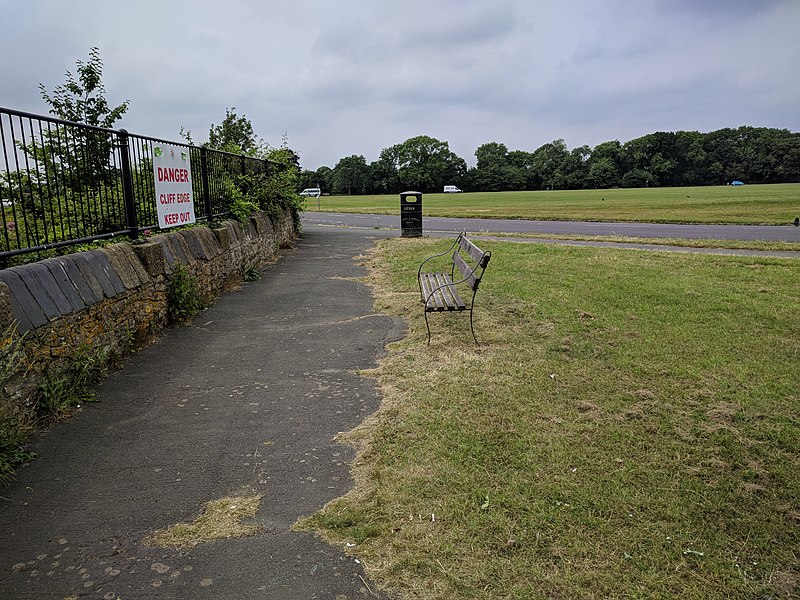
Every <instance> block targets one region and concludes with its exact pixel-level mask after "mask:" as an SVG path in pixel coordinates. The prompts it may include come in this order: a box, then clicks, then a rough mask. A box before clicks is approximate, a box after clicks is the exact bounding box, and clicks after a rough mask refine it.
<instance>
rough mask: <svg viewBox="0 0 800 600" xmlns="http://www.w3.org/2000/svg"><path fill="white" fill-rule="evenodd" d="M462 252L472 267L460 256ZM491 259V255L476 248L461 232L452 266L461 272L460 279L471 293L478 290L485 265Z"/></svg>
mask: <svg viewBox="0 0 800 600" xmlns="http://www.w3.org/2000/svg"><path fill="white" fill-rule="evenodd" d="M462 252H463V253H464V254H465V255H466V256H467V257H469V258H470V259H471V260H472V262H473V263H474V266H470V265H469V263H467V261H466V260H465V259H464V257H463V256H461V253H462ZM491 258H492V253H491V252H484V251H483V250H481V249H480V248H478V247H477V246H476V245H475V244H473V243H472V242H471V241H470V240H469V238H467V234H466V233H465V232H462V233H461V234H460V235H459V236H458V246H457V247H456V249H455V252H453V266H454V267H458V270H459V271H460V272H461V277H462V278H463V279H464V280H465V281H464V283H465V284H466V285H468V286H469V287H470V289H471V290H472V291H477V290H478V286H479V285H480V284H481V279H482V278H483V272H484V271H485V270H486V265H488V264H489V259H491Z"/></svg>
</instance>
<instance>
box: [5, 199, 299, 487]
mask: <svg viewBox="0 0 800 600" xmlns="http://www.w3.org/2000/svg"><path fill="white" fill-rule="evenodd" d="M296 233H297V230H296V228H295V226H294V217H293V214H292V211H291V210H285V211H284V212H283V213H282V215H281V216H280V218H277V219H275V218H270V215H267V214H266V213H263V212H259V213H256V214H254V215H252V216H251V217H250V218H249V219H248V220H247V222H246V223H244V224H241V223H239V222H237V221H226V222H224V223H222V224H220V225H219V226H217V227H215V228H214V229H210V228H208V227H193V228H189V229H184V230H180V231H176V232H173V233H166V234H161V235H156V236H153V237H150V238H147V240H146V241H145V242H144V243H141V244H134V245H132V244H125V243H123V244H114V245H111V246H108V247H105V248H102V249H97V250H92V251H91V252H82V253H77V254H71V255H66V256H61V257H57V258H51V259H47V260H45V261H41V262H39V263H34V264H28V265H22V266H18V267H12V268H9V269H3V270H0V336H2V337H0V483H2V481H3V480H5V479H7V478H8V477H9V476H10V474H11V473H13V470H14V468H15V467H17V466H18V465H19V464H21V463H23V462H25V461H26V460H27V459H28V458H29V457H30V453H29V452H28V451H27V450H26V447H25V441H26V440H27V439H28V438H29V436H30V434H31V432H32V431H35V430H36V429H37V428H39V427H42V426H46V425H48V424H50V423H52V422H53V421H54V420H57V419H60V418H63V417H65V416H68V415H69V414H71V413H72V412H74V411H75V410H76V409H77V407H78V405H81V404H83V403H85V402H87V401H91V400H92V399H93V396H92V393H91V386H92V384H93V383H95V382H96V381H97V380H98V379H99V378H100V377H102V376H103V374H104V373H105V371H106V369H107V368H113V367H114V366H116V365H117V364H118V363H119V362H120V361H121V360H123V359H124V358H125V356H127V355H129V354H130V353H132V352H134V351H136V350H137V349H139V348H142V347H144V346H146V345H148V344H149V343H150V342H151V341H152V340H153V339H154V338H156V337H157V336H158V335H159V334H160V333H161V332H162V331H163V329H164V328H165V327H167V326H168V325H169V324H177V323H182V322H185V321H187V320H189V319H190V318H191V317H192V315H194V314H195V313H197V312H198V311H199V310H202V308H204V307H206V306H209V305H210V304H212V303H213V301H214V299H215V298H216V297H217V296H219V295H220V294H221V293H224V292H226V291H229V290H231V289H233V288H234V287H236V286H237V285H239V284H240V283H241V282H242V281H243V279H244V278H245V277H246V276H247V277H254V276H255V275H254V274H255V273H258V272H259V269H260V268H262V267H264V266H266V265H267V264H270V263H271V262H274V260H275V259H276V257H277V252H278V250H277V249H278V248H279V247H286V246H287V245H290V243H291V240H292V239H294V237H295V235H296Z"/></svg>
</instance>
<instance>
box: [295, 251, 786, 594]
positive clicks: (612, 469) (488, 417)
mask: <svg viewBox="0 0 800 600" xmlns="http://www.w3.org/2000/svg"><path fill="white" fill-rule="evenodd" d="M444 244H445V242H443V241H437V242H434V241H431V240H399V239H395V240H389V241H387V242H384V243H382V244H381V246H380V248H379V250H378V251H377V253H376V254H375V255H374V256H373V257H372V259H371V261H370V265H371V272H372V275H371V277H370V280H371V281H372V282H373V283H376V284H378V285H379V287H378V288H377V289H378V291H377V292H376V306H377V308H378V309H379V310H382V311H384V312H388V313H390V314H394V315H400V316H403V317H406V318H407V319H409V325H410V329H409V334H408V337H407V338H406V339H405V340H403V341H401V342H399V343H397V344H395V345H393V346H392V348H391V352H390V354H389V356H388V357H387V358H385V359H384V360H383V361H382V364H381V366H380V368H379V369H377V370H376V371H375V372H374V375H375V376H376V377H377V378H378V381H379V383H380V385H381V387H382V390H383V393H384V398H385V400H384V403H383V406H382V408H381V409H380V411H379V412H378V413H376V415H374V416H373V417H371V418H370V419H369V420H368V421H367V423H365V425H364V426H362V427H361V428H359V429H357V430H356V431H354V432H351V433H350V434H348V435H347V436H346V438H347V439H348V440H349V441H350V442H352V443H353V444H355V445H356V447H357V448H358V450H359V455H358V458H357V466H356V469H355V474H356V479H357V487H356V489H355V490H354V491H353V492H352V493H351V494H349V495H348V496H346V497H345V498H343V499H339V500H336V501H334V502H332V503H331V504H329V505H328V506H327V507H326V508H325V509H324V510H323V511H322V512H320V513H318V514H317V515H315V516H314V517H312V518H311V519H310V520H309V521H308V522H307V523H306V524H305V526H309V527H316V528H318V529H319V530H321V531H322V532H324V534H325V535H326V536H328V537H330V538H332V539H334V540H338V541H340V542H349V543H351V544H352V543H354V544H356V546H355V547H354V548H351V551H352V552H354V553H356V555H357V556H358V557H359V558H360V559H361V560H362V562H363V563H364V564H365V565H366V567H367V569H368V571H369V573H370V575H371V576H373V577H374V578H375V579H376V580H377V581H378V582H380V583H381V584H382V585H384V586H385V587H388V588H390V589H393V590H396V591H397V592H398V593H400V594H401V596H402V597H408V598H526V599H527V598H598V597H603V598H605V597H615V598H628V597H636V598H678V597H679V598H698V599H699V598H766V597H773V598H789V597H797V594H798V593H800V566H799V565H798V556H797V549H798V548H800V460H798V458H799V457H800V417H798V415H799V414H800V412H799V411H798V409H800V385H799V384H798V382H800V283H798V282H800V262H798V261H793V260H781V259H763V258H760V259H750V258H739V257H735V258H731V257H720V256H700V255H673V254H666V253H658V252H637V251H619V250H609V249H597V248H577V247H554V246H549V245H529V244H513V243H501V242H485V243H482V245H485V246H486V248H487V249H491V250H492V252H493V259H492V263H491V264H490V265H489V268H488V269H487V275H486V280H485V282H484V284H483V287H482V288H481V291H480V292H479V294H478V303H477V309H476V330H477V333H478V337H479V339H480V340H481V341H482V342H483V344H484V345H483V346H482V347H480V348H476V347H475V346H474V345H473V344H472V341H471V336H470V334H469V324H468V318H467V317H463V318H462V317H459V316H449V317H448V316H442V315H433V316H432V329H433V332H434V338H433V342H432V345H431V346H430V347H426V345H425V342H426V335H425V326H424V322H423V320H422V315H421V311H420V310H419V304H418V298H417V295H418V292H417V290H416V282H415V280H414V279H415V274H416V267H417V265H418V263H419V261H420V260H421V259H422V257H424V256H426V255H430V254H433V253H434V250H439V251H441V250H444V249H445V248H446V246H445V245H444ZM437 317H438V318H437Z"/></svg>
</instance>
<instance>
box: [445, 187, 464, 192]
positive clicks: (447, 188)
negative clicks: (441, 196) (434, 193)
mask: <svg viewBox="0 0 800 600" xmlns="http://www.w3.org/2000/svg"><path fill="white" fill-rule="evenodd" d="M461 191H463V190H460V189H458V188H457V187H456V186H454V185H446V186H444V193H445V194H458V193H460V192H461Z"/></svg>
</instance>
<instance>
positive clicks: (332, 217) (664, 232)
mask: <svg viewBox="0 0 800 600" xmlns="http://www.w3.org/2000/svg"><path fill="white" fill-rule="evenodd" d="M303 219H304V221H306V222H307V223H310V224H317V225H346V226H350V227H368V228H386V229H399V228H400V216H399V205H398V215H396V216H395V215H362V214H345V213H326V212H306V213H304V215H303ZM422 228H423V230H424V231H430V232H434V231H447V232H459V231H462V230H467V231H469V232H470V233H480V232H491V233H537V234H546V235H620V236H627V237H643V238H675V239H690V240H698V239H710V240H745V241H748V240H750V241H751V240H763V241H769V242H800V227H794V226H793V225H785V226H775V225H771V226H768V225H670V224H660V223H594V222H588V221H528V220H522V219H518V220H517V219H451V218H445V217H424V218H423V219H422Z"/></svg>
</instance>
